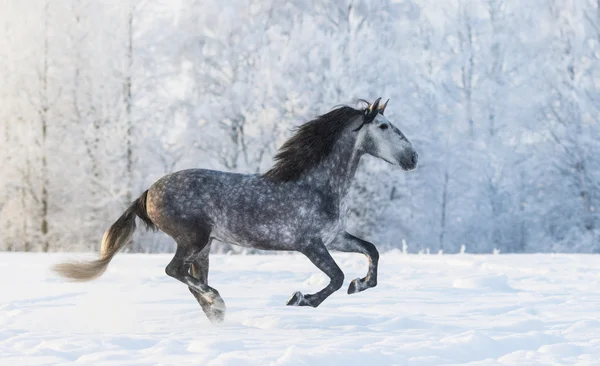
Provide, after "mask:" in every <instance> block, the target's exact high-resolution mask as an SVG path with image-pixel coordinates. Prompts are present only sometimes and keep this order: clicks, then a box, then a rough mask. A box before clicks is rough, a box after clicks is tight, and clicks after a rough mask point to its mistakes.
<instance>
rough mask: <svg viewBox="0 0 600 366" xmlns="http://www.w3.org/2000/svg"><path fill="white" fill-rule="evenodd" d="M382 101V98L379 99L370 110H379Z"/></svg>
mask: <svg viewBox="0 0 600 366" xmlns="http://www.w3.org/2000/svg"><path fill="white" fill-rule="evenodd" d="M380 101H381V97H379V98H377V100H376V101H375V102H373V104H371V105H370V106H369V110H370V111H376V110H378V109H379V102H380Z"/></svg>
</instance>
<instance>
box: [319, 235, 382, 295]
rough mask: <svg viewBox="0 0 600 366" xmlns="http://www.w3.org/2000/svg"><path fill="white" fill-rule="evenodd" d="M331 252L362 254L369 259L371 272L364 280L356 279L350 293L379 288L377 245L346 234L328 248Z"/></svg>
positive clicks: (351, 283)
mask: <svg viewBox="0 0 600 366" xmlns="http://www.w3.org/2000/svg"><path fill="white" fill-rule="evenodd" d="M327 247H328V248H329V249H331V250H337V251H340V252H351V253H362V254H364V255H366V256H367V258H368V259H369V271H368V272H367V275H366V276H365V277H364V278H355V279H354V280H352V282H350V286H348V293H349V294H354V293H356V292H361V291H364V290H366V289H368V288H370V287H375V286H377V263H378V262H379V252H378V251H377V248H375V245H373V244H371V243H369V242H368V241H365V240H362V239H360V238H357V237H356V236H354V235H352V234H349V233H344V234H342V235H340V236H338V237H337V238H335V240H334V241H333V242H332V243H331V244H329V245H328V246H327Z"/></svg>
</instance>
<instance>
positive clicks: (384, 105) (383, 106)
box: [379, 99, 390, 114]
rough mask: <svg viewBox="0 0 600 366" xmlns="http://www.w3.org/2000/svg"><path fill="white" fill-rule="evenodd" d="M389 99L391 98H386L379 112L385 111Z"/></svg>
mask: <svg viewBox="0 0 600 366" xmlns="http://www.w3.org/2000/svg"><path fill="white" fill-rule="evenodd" d="M389 101H390V100H389V99H388V100H386V101H385V103H383V105H382V106H380V107H379V113H381V114H383V112H385V107H387V104H388V102H389Z"/></svg>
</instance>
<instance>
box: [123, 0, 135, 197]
mask: <svg viewBox="0 0 600 366" xmlns="http://www.w3.org/2000/svg"><path fill="white" fill-rule="evenodd" d="M126 57H127V60H126V61H127V69H126V71H125V72H126V74H125V85H124V88H125V90H124V92H125V118H126V123H127V141H126V143H127V167H126V172H127V173H126V174H127V178H126V180H127V183H126V184H127V188H126V189H127V191H126V192H125V201H126V203H127V204H128V205H129V204H130V203H131V201H132V200H133V195H132V188H133V147H132V145H133V121H132V117H131V104H132V99H131V95H132V94H131V84H132V80H131V79H132V77H131V74H132V71H133V6H131V7H130V9H129V14H128V15H127V56H126Z"/></svg>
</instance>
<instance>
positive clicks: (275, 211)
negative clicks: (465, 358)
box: [55, 98, 417, 322]
mask: <svg viewBox="0 0 600 366" xmlns="http://www.w3.org/2000/svg"><path fill="white" fill-rule="evenodd" d="M380 100H381V98H379V99H377V100H376V101H375V102H374V103H373V104H368V103H367V104H368V106H367V107H366V108H365V109H354V108H351V107H347V106H343V107H340V108H337V109H334V110H332V111H331V112H329V113H327V114H324V115H322V116H320V117H318V118H316V119H314V120H312V121H310V122H307V123H305V124H303V125H301V126H300V127H299V128H298V129H297V132H296V134H295V135H294V136H293V137H292V138H290V139H289V140H288V141H287V142H286V143H285V144H284V145H283V146H282V147H281V149H280V150H279V152H278V153H277V155H276V156H275V165H274V166H273V168H272V169H271V170H269V171H268V172H266V173H264V174H262V175H260V174H250V175H248V174H235V173H226V172H220V171H213V170H206V169H191V170H183V171H179V172H176V173H172V174H169V175H166V176H164V177H163V178H161V179H159V180H158V181H157V182H156V183H154V184H153V185H152V187H150V189H148V190H147V191H146V192H144V193H143V194H142V195H141V196H140V198H138V199H137V200H136V201H134V202H133V204H132V205H131V206H130V207H129V208H128V209H127V211H125V213H124V214H123V215H122V216H121V217H120V218H119V219H118V220H117V221H116V222H115V223H114V224H113V225H112V226H111V227H110V228H108V230H107V231H106V233H105V234H104V238H103V241H102V248H101V257H100V259H98V260H95V261H92V262H85V263H63V264H59V265H57V266H56V267H55V270H56V271H57V272H58V273H60V274H61V275H63V276H65V277H68V278H71V279H74V280H80V281H86V280H91V279H93V278H96V277H98V276H100V275H101V274H102V273H103V272H104V270H105V269H106V267H107V266H108V263H109V262H110V260H111V259H112V258H113V256H114V255H115V254H116V253H117V252H118V251H119V249H121V248H122V247H123V246H124V245H125V244H127V243H128V241H129V239H130V237H131V234H132V233H133V231H134V229H135V218H136V216H137V217H139V218H140V219H142V220H143V221H144V223H145V224H146V225H147V227H149V228H153V229H155V228H158V229H160V230H162V231H164V232H165V233H167V234H168V235H169V236H171V237H172V238H173V239H174V240H175V242H176V243H177V251H176V252H175V257H174V258H173V260H172V261H171V262H170V263H169V265H167V268H166V273H167V274H168V275H169V276H171V277H173V278H175V279H177V280H179V281H181V282H183V283H184V284H186V285H187V286H188V287H189V289H190V291H191V292H192V294H193V295H194V297H195V298H196V300H197V301H198V303H199V304H200V306H201V307H202V309H203V310H204V312H205V313H206V315H207V316H208V318H209V319H210V320H211V321H212V322H219V321H222V320H223V318H224V316H225V303H224V302H223V299H222V298H221V296H220V295H219V292H218V291H217V290H215V289H214V288H212V287H210V286H209V285H208V254H209V252H210V245H211V241H212V239H213V238H214V239H217V240H220V241H224V242H228V243H233V244H237V245H240V246H243V247H248V248H258V249H265V250H294V251H298V252H300V253H302V254H304V255H305V256H307V257H308V259H310V260H311V262H313V263H314V265H315V266H317V267H318V268H319V269H320V270H321V271H323V272H324V273H325V274H326V275H327V276H329V278H330V279H331V281H330V283H329V284H328V285H327V286H326V287H325V288H324V289H322V290H321V291H319V292H317V293H315V294H302V293H301V292H295V293H294V294H293V295H292V297H291V298H290V299H289V301H288V302H287V305H294V306H313V307H317V306H319V304H321V302H323V300H325V299H326V298H327V297H328V296H329V295H331V294H332V293H333V292H334V291H337V290H338V289H339V288H340V287H341V286H342V284H343V282H344V273H343V272H342V270H341V269H340V267H338V265H337V264H336V263H335V261H334V260H333V258H332V257H331V255H330V254H329V250H339V251H342V252H356V253H362V254H364V255H366V256H367V257H368V259H369V270H368V272H367V275H366V276H365V277H364V278H357V279H355V280H353V281H352V282H351V283H350V286H349V287H348V293H349V294H352V293H355V292H359V291H363V290H365V289H367V288H369V287H374V286H376V285H377V262H378V259H379V253H378V252H377V249H376V248H375V246H374V245H373V244H371V243H369V242H367V241H365V240H362V239H360V238H357V237H355V236H353V235H351V234H349V233H347V232H346V231H345V227H346V217H347V211H348V203H347V199H346V197H347V193H348V189H349V187H350V183H351V182H352V178H353V177H354V173H355V172H356V168H357V167H358V162H359V160H360V157H361V156H362V155H363V154H370V155H373V156H376V157H378V158H381V159H383V160H385V161H387V162H388V163H391V164H395V165H400V166H401V167H402V168H403V169H404V170H412V169H415V167H416V165H417V153H416V152H415V150H414V149H413V147H412V145H411V143H410V142H409V141H408V139H407V138H406V137H405V136H404V135H403V134H402V132H400V130H398V129H397V128H396V127H394V126H393V125H392V124H391V123H390V121H388V119H387V118H386V117H385V116H384V115H383V114H384V111H385V107H386V105H387V102H386V103H385V104H383V105H380V104H379V102H380Z"/></svg>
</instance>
